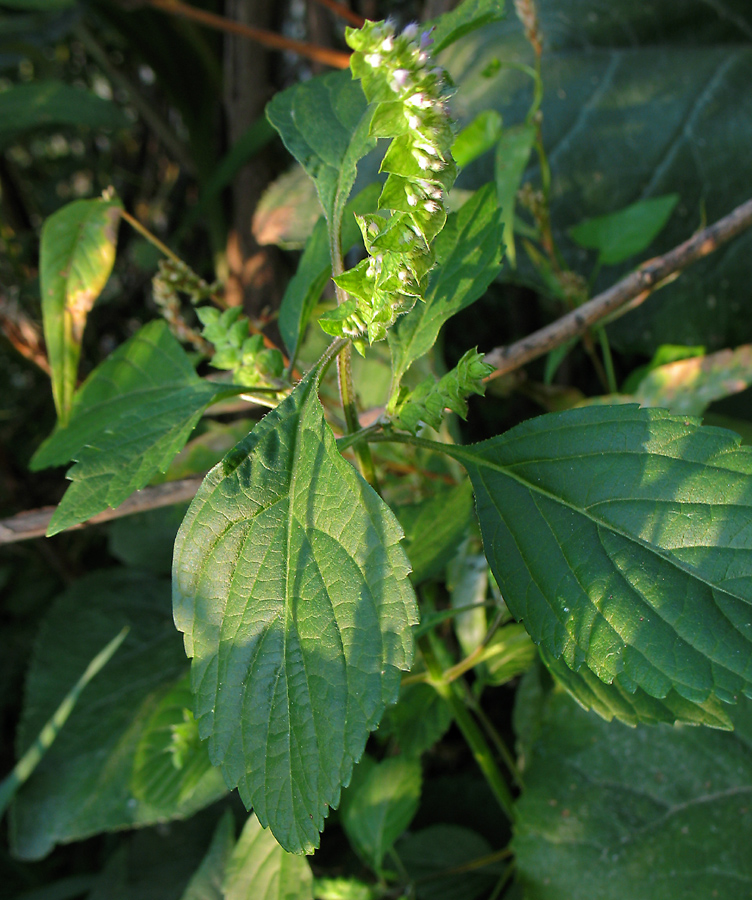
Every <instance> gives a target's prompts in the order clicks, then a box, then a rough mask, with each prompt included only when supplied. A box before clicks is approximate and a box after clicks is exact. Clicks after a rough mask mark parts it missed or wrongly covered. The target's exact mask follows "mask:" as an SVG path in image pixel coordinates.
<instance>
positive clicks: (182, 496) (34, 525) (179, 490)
mask: <svg viewBox="0 0 752 900" xmlns="http://www.w3.org/2000/svg"><path fill="white" fill-rule="evenodd" d="M200 484H201V479H200V478H183V479H181V480H180V481H167V482H165V483H164V484H157V485H154V486H153V487H147V488H144V489H143V490H142V491H136V493H135V494H133V495H131V496H130V497H128V499H127V500H125V501H123V503H121V504H120V506H118V507H117V509H107V510H105V511H104V512H102V513H99V515H96V516H92V518H91V519H89V520H88V521H87V522H83V523H82V524H81V525H76V526H74V528H83V527H84V526H86V525H97V524H98V523H100V522H109V521H110V520H111V519H119V518H120V517H121V516H130V515H132V514H133V513H137V512H144V511H145V510H147V509H158V508H159V507H160V506H171V505H172V504H173V503H183V502H185V501H186V500H191V499H192V498H193V495H194V494H195V493H196V491H197V490H198V488H199V485H200ZM54 512H55V507H54V506H45V507H43V508H42V509H30V510H27V511H26V512H22V513H18V514H17V515H15V516H11V517H10V518H8V519H0V544H12V543H13V542H14V541H26V540H29V538H36V537H43V536H44V535H45V534H46V533H47V526H48V525H49V524H50V519H51V518H52V514H53V513H54ZM69 530H71V531H72V530H74V529H69Z"/></svg>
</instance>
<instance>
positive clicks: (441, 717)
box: [378, 684, 452, 757]
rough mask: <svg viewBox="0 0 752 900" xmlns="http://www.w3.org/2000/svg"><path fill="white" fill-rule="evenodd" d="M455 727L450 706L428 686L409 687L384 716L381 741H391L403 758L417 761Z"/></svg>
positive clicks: (380, 734) (405, 687)
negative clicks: (395, 744) (412, 757)
mask: <svg viewBox="0 0 752 900" xmlns="http://www.w3.org/2000/svg"><path fill="white" fill-rule="evenodd" d="M451 724H452V713H451V710H450V709H449V705H448V704H447V703H446V701H445V700H443V699H442V698H441V697H440V696H439V695H438V694H437V692H436V690H435V689H434V688H433V687H431V686H430V685H428V684H408V685H407V686H404V685H403V686H402V688H401V689H400V695H399V700H398V701H397V703H396V705H395V706H390V707H389V708H388V709H387V711H386V712H385V713H384V718H383V719H382V720H381V724H380V725H379V731H378V734H379V737H392V738H394V740H395V741H396V742H397V745H398V747H399V749H400V753H402V754H403V755H404V756H414V757H418V756H420V755H421V753H425V752H426V750H429V749H430V748H431V747H433V745H434V744H435V743H436V742H437V741H439V740H441V738H442V737H443V736H444V734H445V733H446V732H447V730H448V729H449V726H450V725H451Z"/></svg>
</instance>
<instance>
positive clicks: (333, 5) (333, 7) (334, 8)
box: [314, 0, 366, 28]
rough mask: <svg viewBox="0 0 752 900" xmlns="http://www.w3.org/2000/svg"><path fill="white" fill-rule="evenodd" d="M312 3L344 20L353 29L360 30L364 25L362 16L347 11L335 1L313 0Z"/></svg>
mask: <svg viewBox="0 0 752 900" xmlns="http://www.w3.org/2000/svg"><path fill="white" fill-rule="evenodd" d="M314 2H315V3H318V5H319V6H324V7H326V9H328V10H330V12H333V13H334V15H335V16H339V18H340V19H344V20H345V22H349V23H350V24H351V25H352V26H354V27H355V28H362V27H363V25H364V24H365V21H366V20H365V19H364V18H363V16H361V15H358V13H356V12H353V11H352V10H351V9H348V7H346V6H345V5H344V3H338V2H337V0H314Z"/></svg>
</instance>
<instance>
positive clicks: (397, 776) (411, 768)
mask: <svg viewBox="0 0 752 900" xmlns="http://www.w3.org/2000/svg"><path fill="white" fill-rule="evenodd" d="M421 781H422V778H421V769H420V762H419V761H418V760H417V759H409V758H407V757H405V756H393V757H391V758H389V759H385V760H382V761H381V762H380V763H376V764H375V765H374V766H372V767H371V768H370V770H369V771H368V774H367V775H366V777H365V778H364V779H363V781H362V782H361V783H360V784H358V785H357V787H356V789H355V790H354V791H348V793H347V795H346V796H347V802H346V803H345V802H344V801H343V803H342V827H343V828H344V829H345V833H346V834H347V837H348V839H349V840H350V843H351V844H352V846H353V847H354V848H355V849H356V850H357V851H358V853H359V854H360V856H361V857H362V858H363V859H364V860H365V861H366V862H367V863H368V864H369V865H370V866H372V867H373V868H374V869H375V870H376V871H377V872H380V871H381V864H382V862H383V860H384V856H385V854H386V853H388V852H389V850H391V848H392V846H393V845H394V842H395V841H396V840H397V838H398V837H399V836H400V835H401V834H402V832H403V831H405V829H406V828H407V827H408V825H409V824H410V822H412V820H413V817H414V816H415V813H416V812H417V811H418V804H419V803H420V788H421Z"/></svg>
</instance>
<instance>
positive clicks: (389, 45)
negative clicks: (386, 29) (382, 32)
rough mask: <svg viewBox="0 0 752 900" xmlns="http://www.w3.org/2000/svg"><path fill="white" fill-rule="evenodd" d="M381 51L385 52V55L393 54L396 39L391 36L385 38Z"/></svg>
mask: <svg viewBox="0 0 752 900" xmlns="http://www.w3.org/2000/svg"><path fill="white" fill-rule="evenodd" d="M381 49H382V50H383V51H384V53H391V52H392V50H394V38H393V37H392V35H391V34H390V35H388V36H387V37H385V38H384V40H383V41H382V42H381Z"/></svg>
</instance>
